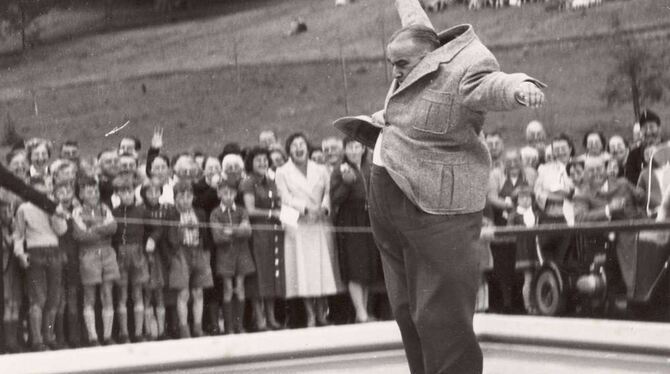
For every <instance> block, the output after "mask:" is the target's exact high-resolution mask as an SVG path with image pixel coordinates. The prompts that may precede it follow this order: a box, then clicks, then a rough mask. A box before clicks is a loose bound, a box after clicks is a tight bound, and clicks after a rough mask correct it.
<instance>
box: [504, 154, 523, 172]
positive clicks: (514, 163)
mask: <svg viewBox="0 0 670 374" xmlns="http://www.w3.org/2000/svg"><path fill="white" fill-rule="evenodd" d="M503 164H504V165H505V172H506V173H510V172H519V171H521V167H522V163H521V153H519V150H517V149H508V150H506V151H505V153H504V156H503Z"/></svg>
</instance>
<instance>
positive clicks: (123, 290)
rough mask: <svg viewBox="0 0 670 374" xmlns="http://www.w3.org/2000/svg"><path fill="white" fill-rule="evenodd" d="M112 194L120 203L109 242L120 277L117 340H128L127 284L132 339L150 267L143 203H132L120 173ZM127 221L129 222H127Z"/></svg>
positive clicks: (138, 328) (137, 336) (129, 182)
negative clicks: (132, 327) (112, 247)
mask: <svg viewBox="0 0 670 374" xmlns="http://www.w3.org/2000/svg"><path fill="white" fill-rule="evenodd" d="M112 184H113V186H114V194H115V195H116V196H118V197H119V206H118V207H116V208H115V209H114V210H113V211H112V213H113V214H114V217H115V218H116V219H117V225H116V234H114V237H113V239H112V244H113V246H114V248H115V249H116V259H117V263H118V265H119V273H120V277H119V280H118V281H117V300H116V320H117V326H118V328H119V333H118V336H117V340H118V343H127V342H128V340H129V339H128V310H127V307H126V304H127V302H128V286H130V290H131V299H132V304H133V313H134V321H135V323H134V324H135V332H134V335H133V341H141V340H143V339H142V332H143V326H144V324H143V322H144V294H143V289H144V285H145V284H146V282H147V281H148V280H149V269H148V268H147V260H146V257H145V255H144V223H143V221H142V219H143V218H144V215H145V214H144V206H142V205H137V204H135V186H134V181H133V179H132V177H131V176H128V175H125V174H121V175H119V176H117V177H116V178H114V181H113V183H112ZM129 220H130V221H131V222H129Z"/></svg>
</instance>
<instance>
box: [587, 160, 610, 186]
mask: <svg viewBox="0 0 670 374" xmlns="http://www.w3.org/2000/svg"><path fill="white" fill-rule="evenodd" d="M584 179H585V180H586V183H588V184H589V185H590V187H591V188H600V187H601V186H602V185H603V183H605V181H606V180H607V174H606V173H605V161H604V160H603V159H602V158H600V157H590V158H587V159H586V161H584Z"/></svg>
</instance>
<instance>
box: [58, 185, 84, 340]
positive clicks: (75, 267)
mask: <svg viewBox="0 0 670 374" xmlns="http://www.w3.org/2000/svg"><path fill="white" fill-rule="evenodd" d="M54 197H55V198H56V202H57V203H58V204H59V205H60V206H61V208H62V209H63V211H64V212H66V213H67V214H69V215H70V219H68V220H67V231H66V232H65V233H64V234H63V235H62V236H60V237H59V238H58V239H59V240H58V246H59V247H60V249H61V252H62V253H63V258H64V264H63V297H62V298H61V302H60V306H59V308H58V315H57V317H56V338H57V339H60V340H59V343H62V341H61V340H62V339H64V337H65V335H64V334H63V319H64V314H65V310H66V309H67V332H68V334H67V342H68V344H69V345H70V347H72V348H75V347H79V346H80V345H81V332H82V329H81V319H80V313H81V310H80V309H79V303H80V299H81V275H80V274H79V245H78V244H77V241H76V240H75V239H74V233H73V231H74V227H73V225H74V222H73V221H72V219H71V215H72V211H73V210H74V208H75V207H76V206H79V202H78V201H77V199H75V198H74V184H73V179H69V178H60V177H59V173H58V172H56V173H54Z"/></svg>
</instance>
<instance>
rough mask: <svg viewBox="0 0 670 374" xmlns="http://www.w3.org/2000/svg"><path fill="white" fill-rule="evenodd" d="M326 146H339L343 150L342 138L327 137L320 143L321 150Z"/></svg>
mask: <svg viewBox="0 0 670 374" xmlns="http://www.w3.org/2000/svg"><path fill="white" fill-rule="evenodd" d="M328 144H337V145H339V146H340V148H344V142H343V141H342V138H338V137H337V136H329V137H327V138H325V139H323V140H322V141H321V150H323V149H324V148H326V145H328Z"/></svg>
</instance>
